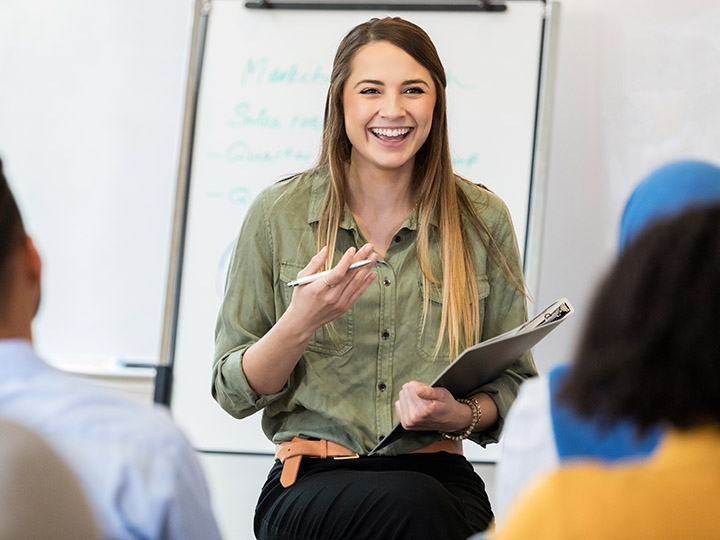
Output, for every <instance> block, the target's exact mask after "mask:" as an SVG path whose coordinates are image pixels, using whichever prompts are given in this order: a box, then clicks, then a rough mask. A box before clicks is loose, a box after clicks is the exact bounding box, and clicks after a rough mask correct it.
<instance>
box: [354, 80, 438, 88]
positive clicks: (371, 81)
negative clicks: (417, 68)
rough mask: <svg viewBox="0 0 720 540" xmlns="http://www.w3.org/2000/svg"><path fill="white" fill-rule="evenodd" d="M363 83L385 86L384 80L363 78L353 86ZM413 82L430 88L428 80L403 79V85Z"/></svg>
mask: <svg viewBox="0 0 720 540" xmlns="http://www.w3.org/2000/svg"><path fill="white" fill-rule="evenodd" d="M362 84H375V85H377V86H385V83H384V82H382V81H378V80H375V79H363V80H361V81H358V82H357V83H355V85H354V86H353V88H357V87H358V86H360V85H362ZM412 84H422V85H424V86H427V87H428V88H430V85H429V84H428V83H427V81H424V80H423V79H410V80H408V81H403V83H402V86H410V85H412Z"/></svg>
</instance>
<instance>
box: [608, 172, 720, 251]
mask: <svg viewBox="0 0 720 540" xmlns="http://www.w3.org/2000/svg"><path fill="white" fill-rule="evenodd" d="M716 202H720V167H717V166H715V165H712V164H710V163H707V162H704V161H697V160H683V161H674V162H671V163H668V164H667V165H664V166H662V167H660V168H658V169H656V170H654V171H653V172H652V173H650V174H649V175H648V176H647V177H646V178H644V179H643V180H642V181H641V182H640V183H639V184H638V185H637V186H636V187H635V189H634V190H633V192H632V195H630V198H629V199H628V201H627V203H626V204H625V210H624V211H623V215H622V220H621V222H620V250H623V249H624V248H625V247H626V246H627V245H628V243H629V242H631V241H632V240H633V239H634V238H635V237H636V236H637V235H638V234H639V233H640V232H641V231H642V230H643V229H644V228H645V227H646V226H647V225H649V224H650V223H652V222H654V221H656V220H658V219H661V218H665V217H671V216H673V215H674V214H678V213H680V212H681V211H682V210H685V209H686V208H688V207H691V206H697V205H703V204H712V203H716Z"/></svg>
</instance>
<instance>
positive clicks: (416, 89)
mask: <svg viewBox="0 0 720 540" xmlns="http://www.w3.org/2000/svg"><path fill="white" fill-rule="evenodd" d="M405 93H406V94H424V93H425V90H423V89H422V88H420V87H419V86H412V87H410V88H408V89H406V90H405Z"/></svg>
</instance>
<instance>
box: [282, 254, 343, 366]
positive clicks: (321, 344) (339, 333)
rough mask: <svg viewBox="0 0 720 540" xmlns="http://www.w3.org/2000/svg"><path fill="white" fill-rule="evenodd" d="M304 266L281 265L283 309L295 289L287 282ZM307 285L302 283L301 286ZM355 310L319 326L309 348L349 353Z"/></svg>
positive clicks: (337, 353)
mask: <svg viewBox="0 0 720 540" xmlns="http://www.w3.org/2000/svg"><path fill="white" fill-rule="evenodd" d="M304 267H305V265H301V264H296V263H290V262H283V263H282V264H281V266H280V280H281V287H282V289H283V293H282V295H283V299H284V303H285V305H284V306H282V309H283V311H284V310H285V309H287V307H288V306H289V305H290V301H291V300H292V295H293V291H294V289H295V288H294V287H288V286H287V284H288V283H289V282H290V281H292V280H294V279H296V278H297V274H298V272H299V271H300V270H302V269H303V268H304ZM305 286H306V285H300V287H305ZM353 312H354V307H353V308H350V311H348V312H347V313H345V314H343V315H341V316H340V317H338V318H337V319H335V320H334V321H332V322H331V323H328V324H326V325H324V326H322V327H320V328H318V329H317V330H316V331H315V333H314V334H313V336H312V338H311V339H310V343H309V344H308V346H307V348H308V350H310V351H313V352H317V353H321V354H329V355H333V356H340V355H343V354H346V353H348V352H349V351H350V350H351V349H352V346H353V334H352V330H353Z"/></svg>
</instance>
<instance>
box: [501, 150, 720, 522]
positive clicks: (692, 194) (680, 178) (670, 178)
mask: <svg viewBox="0 0 720 540" xmlns="http://www.w3.org/2000/svg"><path fill="white" fill-rule="evenodd" d="M714 202H720V167H717V166H716V165H714V164H712V163H709V162H707V161H700V160H691V159H685V160H677V161H673V162H670V163H667V164H664V165H662V166H660V167H658V168H656V169H654V170H653V171H652V172H651V173H650V174H649V175H648V176H646V177H645V178H643V179H642V181H640V182H639V183H638V184H637V186H635V188H634V189H633V191H632V193H631V195H630V197H629V198H628V200H627V202H626V204H625V208H624V210H623V214H622V218H621V221H620V232H619V249H620V251H622V250H623V249H624V248H625V247H626V246H627V245H628V244H629V243H630V242H631V241H632V240H633V239H634V238H635V237H636V236H637V235H638V234H639V233H640V232H641V231H642V230H643V229H644V228H645V227H646V226H648V225H649V224H652V223H654V222H655V221H656V220H658V219H661V218H664V217H670V216H673V215H676V214H678V213H679V212H681V211H682V210H684V209H686V208H690V207H694V206H701V205H707V204H712V203H714ZM571 369H572V366H571V365H570V364H568V363H567V362H564V363H562V364H559V365H557V366H555V367H554V368H553V369H551V370H550V372H549V373H548V374H547V375H544V374H543V375H541V376H539V377H536V378H534V379H530V380H527V381H525V382H524V383H523V384H522V386H521V387H520V391H519V394H518V398H517V400H516V401H515V403H514V404H513V405H512V407H511V408H510V412H509V413H508V417H507V421H506V423H505V428H504V429H503V450H502V455H501V459H500V460H499V462H498V466H497V476H496V482H495V485H496V492H495V497H494V500H493V503H494V504H493V506H494V509H495V516H496V523H495V526H496V528H498V529H499V528H500V527H501V526H502V524H503V521H504V518H505V515H506V512H507V510H508V508H509V507H510V506H511V504H512V503H513V501H514V500H515V498H516V497H517V496H518V494H519V493H521V492H522V489H523V488H524V487H525V486H527V485H529V484H530V483H531V482H532V481H533V480H535V479H536V478H539V477H540V476H541V475H542V474H544V473H547V472H549V471H551V470H554V469H555V468H557V466H558V465H559V464H561V463H564V462H567V461H573V460H577V459H586V458H592V459H597V460H601V461H604V462H613V461H621V460H627V459H639V458H642V457H644V456H647V455H649V454H650V453H651V452H652V451H653V450H654V449H655V448H656V447H657V444H658V441H659V440H660V437H661V435H662V429H661V428H660V427H658V426H656V427H654V428H652V429H650V430H648V432H647V433H646V434H645V435H644V436H643V437H639V436H638V435H637V430H636V429H635V425H634V423H633V422H632V421H630V420H628V419H621V420H618V421H617V422H613V423H612V424H608V423H601V422H600V420H599V419H588V418H583V417H581V416H579V415H578V414H577V413H576V412H575V411H574V410H572V409H571V408H570V407H569V406H567V405H566V404H563V403H560V402H559V401H558V399H557V395H558V388H559V387H560V386H561V383H562V381H563V380H564V379H565V377H567V375H568V373H569V372H570V370H571Z"/></svg>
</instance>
